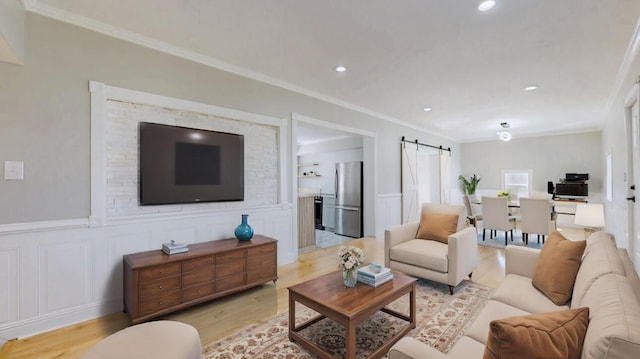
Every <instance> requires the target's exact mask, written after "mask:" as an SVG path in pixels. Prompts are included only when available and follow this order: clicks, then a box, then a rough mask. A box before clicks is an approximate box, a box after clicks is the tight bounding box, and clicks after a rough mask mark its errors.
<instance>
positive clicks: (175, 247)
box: [162, 241, 189, 254]
mask: <svg viewBox="0 0 640 359" xmlns="http://www.w3.org/2000/svg"><path fill="white" fill-rule="evenodd" d="M162 251H163V252H164V253H166V254H176V253H184V252H187V251H189V247H187V245H186V244H184V243H176V242H175V241H171V242H169V243H162Z"/></svg>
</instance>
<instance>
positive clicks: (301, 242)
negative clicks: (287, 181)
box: [298, 193, 316, 249]
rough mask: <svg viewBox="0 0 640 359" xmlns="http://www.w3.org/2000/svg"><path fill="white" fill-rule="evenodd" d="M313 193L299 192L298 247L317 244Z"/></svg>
mask: <svg viewBox="0 0 640 359" xmlns="http://www.w3.org/2000/svg"><path fill="white" fill-rule="evenodd" d="M314 197H315V194H313V193H298V249H303V248H307V247H311V246H315V245H316V228H315V217H314V203H313V199H314Z"/></svg>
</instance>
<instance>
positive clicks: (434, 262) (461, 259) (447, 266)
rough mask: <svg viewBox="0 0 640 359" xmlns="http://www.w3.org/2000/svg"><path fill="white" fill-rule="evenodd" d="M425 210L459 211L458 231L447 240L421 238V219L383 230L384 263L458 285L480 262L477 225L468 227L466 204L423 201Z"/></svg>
mask: <svg viewBox="0 0 640 359" xmlns="http://www.w3.org/2000/svg"><path fill="white" fill-rule="evenodd" d="M422 212H427V213H433V214H457V215H458V223H457V227H456V229H457V232H455V233H453V234H451V235H449V237H448V243H442V242H439V241H436V240H427V239H418V238H416V234H417V232H418V227H419V222H414V223H408V224H403V225H400V226H396V227H392V228H388V229H386V230H385V231H384V258H385V266H387V267H390V268H392V269H394V270H397V271H400V272H403V273H406V274H409V275H413V276H416V277H420V278H425V279H429V280H433V281H436V282H440V283H444V284H447V285H449V293H451V294H453V289H454V288H455V286H457V285H458V284H460V282H462V280H463V279H465V278H466V277H471V275H472V272H473V271H474V270H475V268H476V267H477V266H478V242H477V235H476V230H475V228H474V227H467V224H466V215H465V207H464V206H453V205H444V204H442V205H441V204H428V203H425V204H423V205H422Z"/></svg>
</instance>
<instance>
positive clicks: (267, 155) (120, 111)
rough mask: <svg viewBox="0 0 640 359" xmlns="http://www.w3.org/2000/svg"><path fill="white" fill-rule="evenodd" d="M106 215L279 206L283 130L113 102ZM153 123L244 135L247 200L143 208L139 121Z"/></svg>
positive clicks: (109, 105) (109, 111) (108, 108)
mask: <svg viewBox="0 0 640 359" xmlns="http://www.w3.org/2000/svg"><path fill="white" fill-rule="evenodd" d="M106 113H107V121H106V126H105V130H106V136H105V138H106V146H107V149H106V153H107V166H106V177H107V189H106V195H107V217H111V218H114V217H127V216H133V215H142V214H154V213H171V212H188V211H203V210H213V209H239V208H246V207H259V206H266V205H274V204H277V203H278V188H279V183H278V157H279V153H278V129H277V128H276V127H274V126H268V125H263V124H258V123H252V122H247V121H241V120H235V119H230V118H223V117H218V116H215V115H212V114H201V113H194V112H188V111H179V110H174V109H169V108H162V107H157V106H150V105H142V104H136V103H129V102H121V101H114V100H108V101H107V105H106ZM139 122H152V123H159V124H166V125H174V126H181V127H191V128H198V129H204V130H213V131H220V132H229V133H236V134H241V135H244V146H245V147H244V166H245V172H244V181H245V183H244V199H245V200H244V201H243V202H212V203H193V204H181V205H160V206H140V205H139V204H138V203H139V199H138V188H139V185H138V123H139Z"/></svg>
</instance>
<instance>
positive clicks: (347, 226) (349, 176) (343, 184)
mask: <svg viewBox="0 0 640 359" xmlns="http://www.w3.org/2000/svg"><path fill="white" fill-rule="evenodd" d="M335 176H336V177H335V191H336V203H335V208H336V209H335V212H336V223H335V231H334V232H335V233H336V234H340V235H343V236H349V237H355V238H360V237H362V162H342V163H336V173H335Z"/></svg>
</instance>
